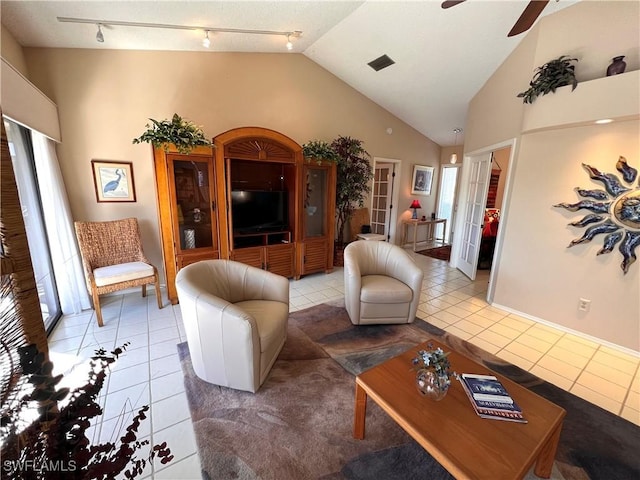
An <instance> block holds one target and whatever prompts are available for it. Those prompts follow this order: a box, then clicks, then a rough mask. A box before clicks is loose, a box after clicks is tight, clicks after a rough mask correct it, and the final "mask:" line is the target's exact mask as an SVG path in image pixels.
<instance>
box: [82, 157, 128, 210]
mask: <svg viewBox="0 0 640 480" xmlns="http://www.w3.org/2000/svg"><path fill="white" fill-rule="evenodd" d="M91 168H92V169H93V184H94V186H95V190H96V200H97V201H98V202H135V201H136V191H135V186H134V183H133V164H132V163H131V162H115V161H108V160H91Z"/></svg>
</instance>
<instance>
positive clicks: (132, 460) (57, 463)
mask: <svg viewBox="0 0 640 480" xmlns="http://www.w3.org/2000/svg"><path fill="white" fill-rule="evenodd" d="M127 345H128V344H124V345H123V346H122V347H119V348H116V349H115V350H113V351H112V352H111V354H107V352H106V351H105V350H104V349H99V350H96V352H95V355H94V356H93V357H92V358H91V361H90V367H91V368H90V369H89V379H88V381H87V383H86V384H85V385H82V386H80V387H78V388H76V389H74V390H73V391H70V390H69V389H68V388H59V389H58V388H57V385H58V383H60V380H62V375H57V376H53V375H52V370H53V364H52V363H51V362H50V361H48V360H46V359H45V356H44V354H42V353H41V352H39V351H38V349H37V347H36V346H35V345H27V346H23V347H18V356H19V362H18V363H19V365H20V370H21V372H22V373H21V375H22V376H24V377H26V379H27V381H26V383H23V382H21V384H23V385H27V384H31V387H29V388H28V389H27V390H29V391H27V392H24V391H23V390H21V389H16V391H14V392H10V393H11V394H10V395H4V394H3V398H2V400H3V401H2V405H1V421H0V434H1V435H0V441H1V451H0V453H1V457H2V473H3V474H7V477H6V478H15V479H29V480H31V479H37V480H40V479H42V480H45V479H46V480H89V479H110V478H116V477H117V476H118V475H119V474H121V473H122V474H123V475H124V477H125V478H135V477H137V476H138V475H141V474H142V473H143V470H144V468H145V466H146V465H147V463H148V462H151V461H152V460H153V459H154V458H155V457H157V458H159V459H160V463H162V464H166V463H168V462H170V461H171V460H172V459H173V456H172V455H171V450H170V449H169V448H168V447H167V444H166V443H161V444H158V445H154V446H153V447H151V448H150V449H149V450H150V451H149V454H148V455H147V456H146V458H144V457H143V458H138V457H136V452H137V451H138V450H140V449H141V448H143V447H145V446H147V445H149V440H139V439H138V435H139V434H138V428H139V427H140V424H141V422H142V421H143V420H144V419H145V418H146V413H147V411H148V410H149V407H148V406H144V407H142V408H141V409H140V410H138V413H137V414H136V415H135V416H134V417H133V420H132V421H131V424H129V426H127V427H126V429H125V430H124V431H123V432H122V435H121V436H120V438H119V441H118V442H117V443H113V442H107V443H103V444H99V445H91V444H90V442H89V439H88V438H87V433H86V432H87V429H88V428H89V427H90V426H91V422H90V421H91V419H93V418H96V417H98V416H99V415H101V414H102V408H101V407H100V405H99V404H98V401H97V399H98V394H99V393H100V390H101V389H102V387H103V385H104V381H105V378H106V370H107V369H108V368H109V365H111V364H112V363H113V362H115V361H116V359H117V358H118V357H119V356H120V355H121V354H122V353H123V352H124V350H125V349H126V347H127ZM3 346H4V342H3ZM17 373H18V372H17V371H15V372H14V371H12V372H11V374H17ZM3 478H4V475H3Z"/></svg>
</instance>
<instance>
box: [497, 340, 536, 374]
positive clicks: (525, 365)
mask: <svg viewBox="0 0 640 480" xmlns="http://www.w3.org/2000/svg"><path fill="white" fill-rule="evenodd" d="M510 345H512V344H509V345H507V348H508V347H509V346H510ZM507 348H504V349H502V350H500V351H499V352H498V353H497V356H498V357H500V358H501V359H503V360H506V361H507V362H511V363H513V364H514V365H517V366H518V367H520V368H522V369H523V370H526V371H529V370H530V369H531V367H533V362H531V361H529V360H527V359H526V358H522V357H521V356H519V355H516V354H515V353H513V352H511V351H510V350H507Z"/></svg>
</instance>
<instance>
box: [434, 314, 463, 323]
mask: <svg viewBox="0 0 640 480" xmlns="http://www.w3.org/2000/svg"><path fill="white" fill-rule="evenodd" d="M432 317H436V318H438V319H440V320H442V321H443V322H447V324H449V325H451V324H454V323H456V322H459V321H460V320H461V319H460V317H458V316H457V315H454V314H453V313H451V312H447V311H441V312H436V313H434V314H433V315H432Z"/></svg>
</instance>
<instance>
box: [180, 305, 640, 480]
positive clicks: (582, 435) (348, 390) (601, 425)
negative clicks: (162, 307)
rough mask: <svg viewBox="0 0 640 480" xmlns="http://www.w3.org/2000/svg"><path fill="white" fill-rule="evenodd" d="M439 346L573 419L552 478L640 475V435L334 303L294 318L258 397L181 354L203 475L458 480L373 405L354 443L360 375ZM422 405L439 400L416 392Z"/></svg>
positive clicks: (522, 377)
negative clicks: (209, 377)
mask: <svg viewBox="0 0 640 480" xmlns="http://www.w3.org/2000/svg"><path fill="white" fill-rule="evenodd" d="M428 338H435V339H437V340H438V341H440V342H443V343H445V344H447V345H449V346H450V347H451V348H454V349H456V350H458V351H460V352H461V353H463V354H465V355H467V356H469V357H471V358H473V359H475V360H476V361H478V362H480V363H483V364H484V365H486V366H487V367H489V368H491V369H493V370H496V371H498V372H500V373H501V374H503V375H505V376H507V377H509V378H511V379H513V380H514V381H516V382H519V383H521V384H523V385H524V386H526V387H527V388H529V389H531V390H533V391H534V392H536V393H537V394H539V395H541V396H543V397H545V398H547V399H549V400H551V401H553V402H554V403H556V404H558V405H560V406H562V407H563V408H564V409H565V410H567V416H566V417H565V421H564V426H563V429H562V435H561V439H560V445H559V447H558V453H557V455H556V463H555V465H554V469H553V474H552V478H553V479H565V480H586V479H592V480H599V479H602V480H609V479H612V480H627V479H629V480H631V479H638V478H640V456H639V455H638V448H639V447H640V427H637V426H636V425H634V424H632V423H630V422H628V421H626V420H624V419H622V418H620V417H618V416H616V415H613V414H611V413H609V412H607V411H605V410H603V409H601V408H599V407H597V406H595V405H592V404H590V403H589V402H586V401H584V400H582V399H580V398H578V397H576V396H575V395H572V394H570V393H568V392H565V391H564V390H562V389H560V388H557V387H555V386H553V385H551V384H549V383H547V382H545V381H543V380H541V379H539V378H537V377H535V376H533V375H531V374H529V373H528V372H526V371H523V370H521V369H520V368H518V367H516V366H514V365H511V364H509V363H507V362H504V361H502V360H500V359H498V358H497V357H495V356H493V355H491V354H489V353H487V352H485V351H483V350H481V349H479V348H477V347H475V346H474V345H472V344H470V343H467V342H465V341H463V340H461V339H459V338H457V337H455V336H453V335H450V334H448V333H446V332H444V331H443V330H440V329H438V328H436V327H434V326H432V325H430V324H428V323H426V322H424V321H422V320H419V319H417V320H416V322H415V323H414V324H411V325H371V326H354V325H352V324H351V322H350V321H349V318H348V316H347V313H346V311H345V310H344V308H343V307H342V306H338V305H329V304H324V305H318V306H315V307H312V308H309V309H306V310H302V311H299V312H294V313H292V314H291V315H290V319H289V330H288V338H287V343H286V344H285V347H284V349H283V350H282V352H281V354H280V356H279V357H278V360H277V361H276V363H275V364H274V366H273V369H272V370H271V373H270V375H269V377H268V378H267V380H266V381H265V383H264V384H263V385H262V387H261V388H260V390H259V391H258V392H257V393H255V394H251V393H248V392H240V391H237V390H232V389H229V388H224V387H219V386H216V385H212V384H209V383H207V382H204V381H202V380H200V379H199V378H197V377H196V376H195V373H194V372H193V368H192V366H191V361H190V358H189V350H188V347H187V345H186V343H183V344H180V345H178V352H179V354H180V358H181V362H182V367H183V371H184V374H185V380H184V381H185V386H186V392H187V397H188V401H189V406H190V409H191V417H192V421H193V426H194V430H195V434H196V440H197V443H198V452H199V454H200V458H201V462H202V470H203V478H205V479H225V480H226V479H274V480H276V479H277V480H302V479H323V480H338V479H363V480H364V479H375V480H385V479H389V480H393V479H398V480H407V479H428V480H445V479H446V480H449V479H451V478H453V477H451V476H450V475H449V473H448V472H447V471H446V470H444V469H443V468H442V467H441V466H440V465H439V464H438V463H437V462H436V461H435V460H434V459H433V458H432V457H431V456H430V455H429V454H427V453H426V452H425V451H424V450H423V449H422V448H421V447H420V446H418V445H417V444H416V443H415V442H414V441H413V440H412V439H411V438H410V437H409V436H408V435H407V434H406V433H405V432H404V431H403V430H402V429H401V428H400V427H398V426H397V425H396V424H395V422H394V421H393V420H392V419H391V418H390V417H389V416H388V415H386V414H385V413H384V412H382V410H381V409H380V408H379V407H378V406H377V405H375V403H373V402H372V401H371V400H369V403H368V405H367V432H366V437H365V439H364V440H354V439H353V437H352V430H353V411H354V395H355V388H354V376H355V375H357V374H358V373H360V372H361V371H363V370H366V369H368V368H370V367H371V366H373V365H376V364H378V363H380V362H382V361H384V360H386V359H388V358H391V357H393V356H395V355H397V354H399V353H401V352H403V351H405V350H407V349H409V348H412V347H413V346H415V345H416V344H418V343H420V342H423V341H425V340H426V339H428ZM408 368H410V367H409V366H408ZM416 401H428V400H427V399H422V398H421V397H419V395H418V394H417V393H416ZM470 408H471V407H470ZM487 421H491V420H487ZM526 478H527V479H534V478H537V477H535V475H533V473H532V472H529V474H528V475H527V477H526ZM487 480H493V479H487ZM496 480H498V479H496Z"/></svg>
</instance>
